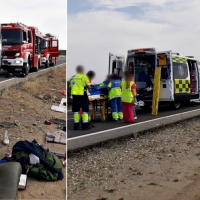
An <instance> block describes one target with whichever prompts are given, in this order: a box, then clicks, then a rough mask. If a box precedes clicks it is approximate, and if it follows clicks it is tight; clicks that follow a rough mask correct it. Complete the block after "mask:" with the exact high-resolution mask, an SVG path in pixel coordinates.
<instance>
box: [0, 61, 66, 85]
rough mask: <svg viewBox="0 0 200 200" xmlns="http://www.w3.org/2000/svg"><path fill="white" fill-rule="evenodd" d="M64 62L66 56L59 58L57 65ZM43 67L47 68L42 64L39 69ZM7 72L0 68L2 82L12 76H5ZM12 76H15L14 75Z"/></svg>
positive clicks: (0, 80)
mask: <svg viewBox="0 0 200 200" xmlns="http://www.w3.org/2000/svg"><path fill="white" fill-rule="evenodd" d="M62 63H66V57H60V58H58V60H57V62H56V65H60V64H62ZM42 69H45V68H44V67H43V66H42V67H41V68H40V69H39V70H42ZM6 73H7V72H6V71H4V70H0V82H2V81H5V80H9V79H11V78H6V77H5V75H6ZM12 78H14V77H12Z"/></svg>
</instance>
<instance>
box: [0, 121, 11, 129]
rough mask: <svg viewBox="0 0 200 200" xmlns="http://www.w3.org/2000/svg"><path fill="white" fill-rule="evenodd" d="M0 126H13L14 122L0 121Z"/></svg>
mask: <svg viewBox="0 0 200 200" xmlns="http://www.w3.org/2000/svg"><path fill="white" fill-rule="evenodd" d="M0 126H2V127H4V128H11V127H13V126H14V123H11V122H6V121H3V122H0Z"/></svg>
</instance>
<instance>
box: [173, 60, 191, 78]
mask: <svg viewBox="0 0 200 200" xmlns="http://www.w3.org/2000/svg"><path fill="white" fill-rule="evenodd" d="M173 75H174V79H186V78H187V77H188V67H187V64H185V63H174V62H173Z"/></svg>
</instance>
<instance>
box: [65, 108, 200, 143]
mask: <svg viewBox="0 0 200 200" xmlns="http://www.w3.org/2000/svg"><path fill="white" fill-rule="evenodd" d="M194 111H200V109H196V110H190V111H187V112H182V113H177V114H174V115H168V116H165V117H160V118H155V119H151V120H147V121H143V122H138V123H136V124H131V125H127V126H121V127H117V128H112V129H107V130H104V131H99V132H95V133H90V134H87V135H81V136H77V137H72V138H69V139H67V141H70V140H75V139H79V138H84V137H89V136H91V135H98V134H101V133H105V132H109V131H114V130H119V129H123V128H126V127H134V126H137V125H139V124H144V123H146V122H153V121H155V120H161V119H164V118H169V117H172V116H177V115H180V114H186V113H191V112H194Z"/></svg>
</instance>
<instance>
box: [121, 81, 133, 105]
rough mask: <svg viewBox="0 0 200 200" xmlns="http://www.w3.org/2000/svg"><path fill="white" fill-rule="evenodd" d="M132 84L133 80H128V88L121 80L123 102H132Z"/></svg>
mask: <svg viewBox="0 0 200 200" xmlns="http://www.w3.org/2000/svg"><path fill="white" fill-rule="evenodd" d="M133 85H134V82H133V81H131V82H130V86H129V88H126V81H122V84H121V88H122V95H121V99H122V102H123V103H132V102H133V98H134V95H133V92H132V89H131V88H132V86H133Z"/></svg>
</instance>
